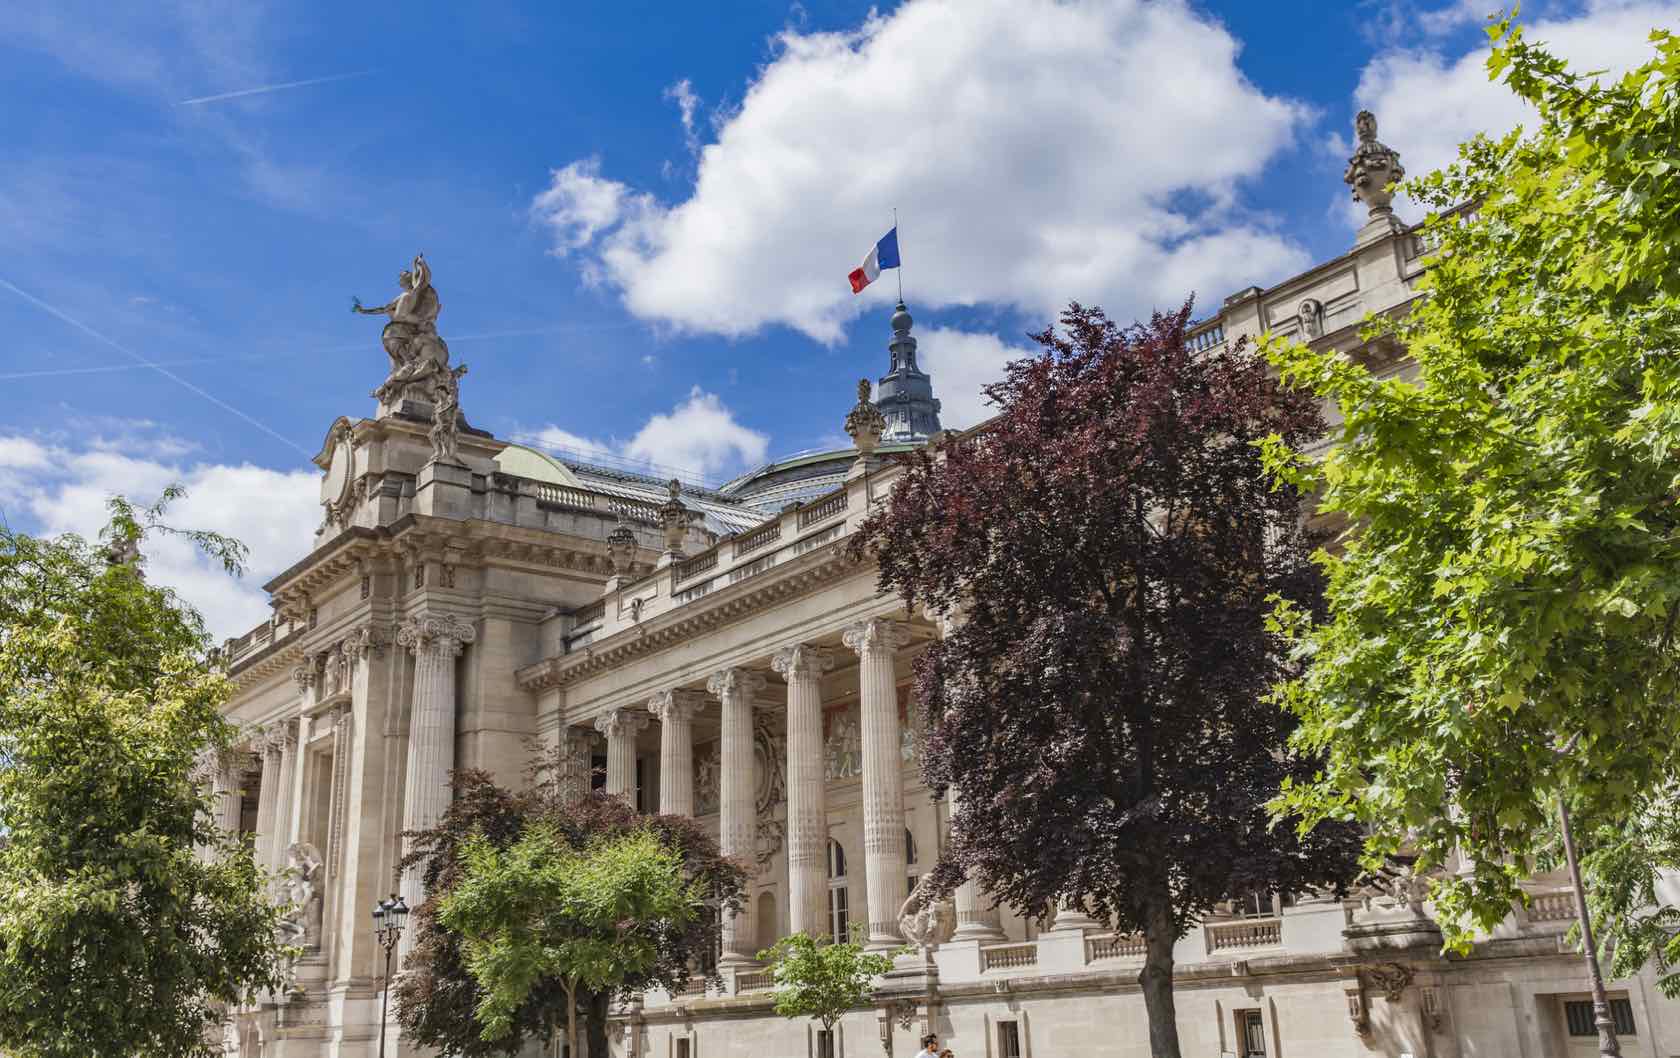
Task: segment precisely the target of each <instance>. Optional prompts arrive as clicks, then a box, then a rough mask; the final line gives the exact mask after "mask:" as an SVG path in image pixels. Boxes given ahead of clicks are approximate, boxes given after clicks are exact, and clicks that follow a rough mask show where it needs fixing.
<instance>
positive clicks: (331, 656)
mask: <svg viewBox="0 0 1680 1058" xmlns="http://www.w3.org/2000/svg"><path fill="white" fill-rule="evenodd" d="M348 667H349V666H348V663H347V662H346V660H345V657H344V646H343V644H340V643H335V644H333V646H332V647H331V649H329V650H328V651H327V653H326V657H325V660H324V661H323V662H322V663H321V693H322V695H324V696H331V695H334V694H343V693H344V692H345V691H347V690H349V683H350V681H349V679H348V672H347V669H348Z"/></svg>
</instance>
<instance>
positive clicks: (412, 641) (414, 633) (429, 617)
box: [397, 613, 478, 658]
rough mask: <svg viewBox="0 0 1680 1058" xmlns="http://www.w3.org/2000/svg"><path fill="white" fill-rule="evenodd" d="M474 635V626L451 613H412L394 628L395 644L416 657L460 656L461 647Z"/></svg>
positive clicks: (473, 637)
mask: <svg viewBox="0 0 1680 1058" xmlns="http://www.w3.org/2000/svg"><path fill="white" fill-rule="evenodd" d="M477 638H478V632H477V630H475V629H474V628H473V626H472V625H470V624H468V623H467V622H465V621H463V620H461V619H460V618H459V617H456V616H455V615H454V614H452V613H440V614H430V613H425V614H416V615H415V616H413V617H410V618H409V619H408V620H406V621H404V622H403V623H402V625H401V626H399V627H398V628H397V643H398V645H400V646H405V647H407V648H408V649H409V650H410V651H411V652H413V653H414V655H415V656H416V657H418V656H419V655H421V654H441V655H443V656H445V657H451V658H455V657H460V656H461V651H462V649H463V648H464V647H465V646H466V645H467V644H468V643H471V642H472V641H474V640H475V639H477Z"/></svg>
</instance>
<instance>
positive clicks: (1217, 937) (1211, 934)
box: [1202, 917, 1283, 955]
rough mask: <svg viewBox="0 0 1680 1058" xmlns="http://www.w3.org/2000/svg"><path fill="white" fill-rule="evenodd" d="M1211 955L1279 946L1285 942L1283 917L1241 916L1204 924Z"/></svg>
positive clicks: (1208, 951)
mask: <svg viewBox="0 0 1680 1058" xmlns="http://www.w3.org/2000/svg"><path fill="white" fill-rule="evenodd" d="M1202 932H1203V935H1204V936H1205V937H1206V938H1207V953H1208V954H1209V955H1212V954H1214V953H1215V952H1222V951H1250V950H1252V949H1254V948H1277V947H1281V946H1282V944H1283V920H1282V919H1281V918H1276V917H1272V918H1240V919H1236V920H1234V921H1229V922H1208V923H1204V924H1203V926H1202Z"/></svg>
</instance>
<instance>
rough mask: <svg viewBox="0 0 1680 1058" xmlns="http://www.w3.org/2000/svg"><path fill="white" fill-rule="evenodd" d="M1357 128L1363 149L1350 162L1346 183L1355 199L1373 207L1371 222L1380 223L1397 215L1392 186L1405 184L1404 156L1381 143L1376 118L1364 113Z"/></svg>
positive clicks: (1363, 111)
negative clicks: (1385, 217) (1393, 213)
mask: <svg viewBox="0 0 1680 1058" xmlns="http://www.w3.org/2000/svg"><path fill="white" fill-rule="evenodd" d="M1353 127H1354V129H1355V131H1356V132H1357V133H1358V134H1359V146H1357V147H1355V148H1354V149H1353V157H1351V158H1349V159H1348V167H1347V172H1346V173H1344V174H1342V182H1343V183H1345V184H1347V185H1348V187H1349V188H1350V189H1351V190H1352V192H1353V197H1354V198H1355V199H1357V200H1358V201H1360V202H1363V203H1365V205H1366V206H1368V207H1370V210H1371V214H1370V216H1371V219H1372V220H1376V219H1377V218H1378V217H1383V216H1387V215H1388V214H1390V213H1392V212H1394V211H1393V209H1392V208H1390V206H1389V203H1391V202H1393V201H1394V192H1392V191H1390V190H1389V189H1388V185H1390V184H1392V183H1396V182H1397V181H1400V180H1404V179H1405V178H1406V170H1405V168H1404V167H1403V166H1401V164H1400V152H1399V151H1396V150H1395V149H1394V148H1392V147H1389V146H1387V145H1386V144H1384V143H1382V142H1380V141H1379V140H1378V139H1377V118H1376V115H1374V114H1372V113H1371V112H1370V111H1369V110H1361V111H1360V112H1359V116H1358V117H1356V118H1354V119H1353Z"/></svg>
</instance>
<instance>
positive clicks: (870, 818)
mask: <svg viewBox="0 0 1680 1058" xmlns="http://www.w3.org/2000/svg"><path fill="white" fill-rule="evenodd" d="M842 639H843V641H844V642H845V644H846V645H847V646H848V647H851V648H852V649H853V650H855V651H857V655H858V683H859V688H860V695H861V698H862V705H861V709H860V712H861V715H862V720H863V732H862V734H863V858H864V879H865V885H866V886H867V893H868V906H867V914H868V923H869V937H868V939H867V941H866V944H867V946H868V947H869V948H870V949H872V950H877V951H881V950H886V949H889V948H894V947H897V946H898V945H899V944H900V943H902V942H903V938H902V937H901V936H900V935H899V932H898V909H899V906H900V905H901V904H902V903H903V902H904V896H903V894H904V880H905V868H906V865H905V862H904V861H905V848H904V775H903V765H902V758H901V757H900V756H899V723H898V693H897V686H896V684H897V680H896V679H895V677H894V672H893V659H894V657H895V656H896V655H897V653H898V650H899V648H901V647H903V646H904V645H905V644H906V643H908V642H910V632H909V630H908V629H906V628H905V627H904V626H903V625H900V624H897V623H895V622H892V621H883V620H870V621H860V622H858V623H857V624H855V625H852V626H851V627H849V628H847V629H846V631H845V633H844V635H843V636H842Z"/></svg>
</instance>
